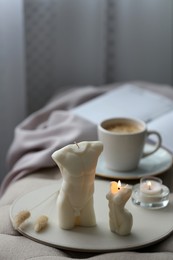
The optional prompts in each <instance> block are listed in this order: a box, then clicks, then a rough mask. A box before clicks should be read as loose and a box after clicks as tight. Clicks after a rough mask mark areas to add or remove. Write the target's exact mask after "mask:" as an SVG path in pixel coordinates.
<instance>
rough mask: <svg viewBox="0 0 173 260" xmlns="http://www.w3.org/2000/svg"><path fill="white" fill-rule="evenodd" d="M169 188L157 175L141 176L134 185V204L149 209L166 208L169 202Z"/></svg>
mask: <svg viewBox="0 0 173 260" xmlns="http://www.w3.org/2000/svg"><path fill="white" fill-rule="evenodd" d="M169 193H170V191H169V188H168V187H167V186H165V185H163V184H162V180H161V179H160V178H157V177H144V178H141V180H140V183H139V184H136V185H135V186H134V187H133V191H132V197H131V198H132V202H133V204H134V205H138V206H141V207H143V208H148V209H160V208H164V207H166V206H167V205H168V203H169Z"/></svg>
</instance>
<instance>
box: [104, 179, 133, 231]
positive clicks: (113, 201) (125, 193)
mask: <svg viewBox="0 0 173 260" xmlns="http://www.w3.org/2000/svg"><path fill="white" fill-rule="evenodd" d="M131 193H132V190H131V189H130V188H129V186H128V185H126V186H124V187H121V183H120V181H119V182H118V183H117V182H111V183H110V191H109V193H108V194H107V195H106V198H107V200H108V201H109V226H110V230H111V231H112V232H115V233H117V234H119V235H128V234H129V233H130V232H131V228H132V225H133V216H132V214H131V213H130V212H129V211H128V210H127V209H126V208H125V204H126V202H127V201H128V199H129V198H130V196H131Z"/></svg>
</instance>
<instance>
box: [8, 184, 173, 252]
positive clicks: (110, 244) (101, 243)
mask: <svg viewBox="0 0 173 260" xmlns="http://www.w3.org/2000/svg"><path fill="white" fill-rule="evenodd" d="M60 185H61V182H60V181H55V184H54V185H49V186H46V187H43V188H40V189H38V190H35V191H32V192H30V193H27V194H25V195H24V196H22V197H20V198H19V199H17V200H16V201H15V202H14V203H13V205H12V206H11V210H10V218H11V220H12V221H13V219H14V217H15V215H16V214H17V213H18V212H19V211H21V210H23V209H28V210H30V209H31V208H33V207H34V206H36V205H38V204H39V206H38V207H35V208H34V209H33V210H32V211H31V217H30V218H29V220H28V222H27V223H26V224H25V225H24V226H23V227H21V228H19V229H18V231H19V232H20V233H21V234H23V235H24V236H26V237H28V238H29V239H32V240H34V241H37V242H39V243H43V244H46V245H49V246H53V247H57V248H61V249H67V250H73V251H81V252H82V251H83V252H110V251H120V250H131V249H137V248H141V247H145V246H147V245H150V244H153V243H156V242H158V241H160V240H162V239H164V238H165V237H167V236H168V235H169V234H170V233H171V232H172V231H173V221H172V215H173V201H170V203H169V205H168V206H167V207H166V208H164V209H160V210H146V209H144V208H141V207H138V206H135V205H133V203H132V202H131V199H130V200H129V201H128V202H127V204H126V208H127V209H128V210H129V211H130V212H131V213H132V215H133V226H132V231H131V234H130V235H128V236H119V235H117V234H115V233H112V232H111V231H110V229H109V208H108V201H107V199H106V194H107V193H108V191H109V186H110V182H109V181H107V180H96V181H95V193H94V208H95V213H96V221H97V226H96V227H89V228H87V227H85V228H84V227H76V228H74V229H72V230H63V229H60V228H59V227H58V220H57V212H56V195H55V192H56V191H57V190H58V189H59V188H60ZM51 194H54V195H53V196H52V197H51V198H50V195H51ZM46 198H49V199H48V200H47V201H45V202H44V203H43V204H41V205H40V202H41V201H44V200H45V199H46ZM42 214H47V215H48V217H49V225H48V227H47V228H46V229H45V230H44V231H43V232H40V233H36V232H35V231H34V229H33V223H34V220H35V219H36V218H37V217H38V216H40V215H42ZM163 220H164V225H163Z"/></svg>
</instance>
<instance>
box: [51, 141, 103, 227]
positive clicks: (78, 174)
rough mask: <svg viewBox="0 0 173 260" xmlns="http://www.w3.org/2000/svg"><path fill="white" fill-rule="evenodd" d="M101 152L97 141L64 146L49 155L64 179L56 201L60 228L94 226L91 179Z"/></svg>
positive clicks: (92, 181) (101, 148)
mask: <svg viewBox="0 0 173 260" xmlns="http://www.w3.org/2000/svg"><path fill="white" fill-rule="evenodd" d="M102 150H103V144H102V143H101V142H100V141H93V142H80V143H75V144H70V145H67V146H66V147H63V148H62V149H60V150H58V151H55V152H54V153H53V154H52V158H53V160H54V161H55V162H56V164H57V165H58V166H59V168H60V171H61V174H62V177H63V182H62V186H61V189H60V191H59V195H58V198H57V211H58V220H59V226H60V227H61V228H62V229H72V228H73V227H74V226H76V225H80V226H88V227H90V226H95V225H96V219H95V212H94V206H93V193H94V180H95V170H96V165H97V160H98V157H99V155H100V153H101V152H102Z"/></svg>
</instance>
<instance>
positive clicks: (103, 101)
mask: <svg viewBox="0 0 173 260" xmlns="http://www.w3.org/2000/svg"><path fill="white" fill-rule="evenodd" d="M170 110H173V101H172V100H170V99H168V98H166V97H163V96H162V95H159V94H156V93H154V92H151V91H149V90H145V89H142V88H139V87H136V86H134V85H132V84H126V85H124V86H122V87H119V88H116V89H114V90H111V91H109V92H108V93H106V94H103V95H101V96H99V97H97V98H95V99H93V100H91V101H88V102H86V103H84V104H82V105H80V106H78V107H76V108H74V109H72V110H71V111H72V112H73V113H74V114H76V115H78V116H81V117H83V118H85V119H87V120H89V121H91V122H93V123H95V124H98V123H100V122H101V121H102V120H104V119H106V118H111V117H135V118H139V119H142V120H144V121H145V122H149V121H152V120H154V119H155V118H157V117H159V116H161V115H163V114H165V113H167V112H169V111H170Z"/></svg>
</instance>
